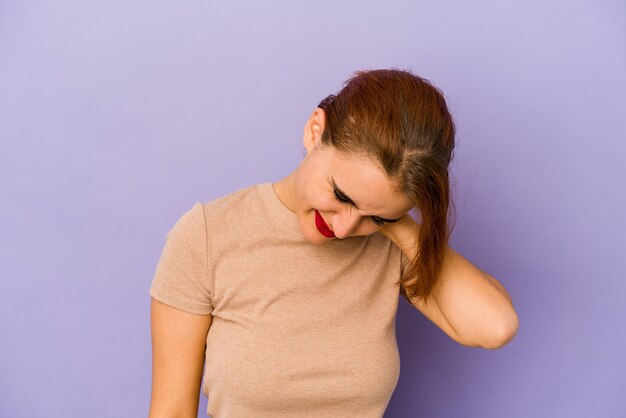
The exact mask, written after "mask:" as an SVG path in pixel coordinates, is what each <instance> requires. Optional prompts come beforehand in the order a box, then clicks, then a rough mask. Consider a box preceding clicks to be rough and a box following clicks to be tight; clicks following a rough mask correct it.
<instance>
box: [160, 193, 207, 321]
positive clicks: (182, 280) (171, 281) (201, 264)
mask: <svg viewBox="0 0 626 418" xmlns="http://www.w3.org/2000/svg"><path fill="white" fill-rule="evenodd" d="M150 296H152V297H153V298H154V299H156V300H158V301H160V302H163V303H165V304H166V305H170V306H173V307H175V308H178V309H180V310H183V311H186V312H189V313H194V314H201V315H205V314H210V313H211V312H213V304H212V301H211V292H210V287H209V275H208V250H207V230H206V221H205V217H204V206H203V205H202V204H201V203H196V204H194V206H193V207H192V208H191V209H190V210H188V211H187V212H185V213H184V214H183V215H182V216H181V217H180V218H179V219H178V221H176V224H175V225H174V227H173V228H172V229H170V230H169V232H168V233H167V234H166V237H165V246H164V247H163V252H162V253H161V257H160V259H159V263H158V265H157V268H156V272H155V274H154V277H153V279H152V284H151V286H150Z"/></svg>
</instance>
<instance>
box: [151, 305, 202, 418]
mask: <svg viewBox="0 0 626 418" xmlns="http://www.w3.org/2000/svg"><path fill="white" fill-rule="evenodd" d="M211 319H212V316H211V315H196V314H191V313H187V312H184V311H181V310H179V309H176V308H173V307H171V306H168V305H166V304H164V303H161V302H159V301H157V300H156V299H154V298H152V302H151V332H152V398H151V400H150V413H149V418H196V417H197V415H198V400H199V397H200V383H201V382H202V371H203V368H204V350H205V343H206V336H207V333H208V331H209V327H210V326H211Z"/></svg>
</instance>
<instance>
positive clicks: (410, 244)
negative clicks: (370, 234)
mask: <svg viewBox="0 0 626 418" xmlns="http://www.w3.org/2000/svg"><path fill="white" fill-rule="evenodd" d="M379 232H380V233H381V234H383V235H384V236H385V237H387V238H388V239H389V240H391V241H392V242H393V243H394V244H396V245H397V246H398V247H399V248H400V249H401V250H402V252H404V254H405V255H406V256H407V258H409V260H411V261H412V260H413V259H414V258H415V240H416V237H417V234H418V233H419V225H418V224H417V223H416V222H415V221H414V220H413V218H411V217H410V216H409V215H408V214H407V215H405V216H404V217H403V218H402V219H401V220H400V221H399V222H397V223H394V224H387V225H385V227H384V228H382V229H381V230H380V231H379ZM413 305H414V306H415V307H416V308H417V309H418V310H419V311H420V312H422V313H423V314H424V315H425V316H426V317H427V318H428V319H430V320H431V321H432V322H434V323H435V324H436V325H437V326H439V327H440V328H441V329H442V330H443V331H444V332H445V333H446V334H448V335H449V336H450V337H451V338H452V339H454V340H455V341H457V342H458V343H460V344H463V345H467V346H471V347H483V348H487V349H494V348H500V347H502V346H503V345H505V344H506V343H508V342H509V341H510V340H511V339H512V338H513V337H514V336H515V334H516V333H517V328H518V317H517V313H516V312H515V309H514V308H513V303H512V300H511V296H510V295H509V294H508V293H507V291H506V290H505V289H504V287H503V286H502V285H501V284H500V283H499V282H498V281H497V280H496V279H495V278H494V277H493V276H491V275H489V274H488V273H487V272H484V271H482V270H480V269H479V268H478V267H476V266H474V265H473V264H471V263H470V262H469V261H468V260H466V259H465V258H464V257H463V256H462V255H461V254H459V253H457V252H456V251H454V250H453V249H452V248H450V247H449V246H447V247H446V254H445V257H444V262H443V267H442V271H441V277H440V278H439V280H438V282H437V284H436V286H435V287H434V289H433V292H432V294H431V295H430V296H429V297H428V300H427V303H424V302H423V301H421V300H417V299H415V300H414V301H413Z"/></svg>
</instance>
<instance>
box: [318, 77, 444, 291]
mask: <svg viewBox="0 0 626 418" xmlns="http://www.w3.org/2000/svg"><path fill="white" fill-rule="evenodd" d="M318 106H319V107H320V108H322V109H323V110H324V112H325V114H326V122H325V128H324V132H323V134H322V143H323V144H325V145H332V146H334V147H336V148H337V149H338V150H339V151H342V152H346V153H354V154H357V155H359V156H363V157H367V158H370V159H372V160H373V161H375V162H377V163H378V164H379V165H380V166H381V167H382V169H383V170H384V172H385V174H386V176H387V177H388V178H389V179H390V180H392V182H393V184H394V185H395V186H396V188H397V190H398V191H400V192H402V193H404V194H405V195H406V196H407V197H408V198H409V199H410V201H411V202H412V203H413V205H414V208H415V209H417V211H418V212H419V215H420V217H421V220H420V221H419V225H420V228H419V234H418V237H417V239H416V248H415V250H416V253H415V254H416V256H415V259H414V260H413V262H412V263H411V264H410V265H409V266H408V267H407V266H402V272H403V273H402V276H401V278H400V281H399V282H398V284H400V292H401V294H402V295H403V296H404V297H406V298H407V299H408V300H409V302H411V299H412V298H414V297H419V298H422V300H423V301H424V302H426V300H427V298H428V296H429V295H430V294H431V292H432V290H433V287H434V286H435V284H436V283H437V280H438V278H439V275H440V272H441V268H442V264H443V258H444V254H445V248H446V245H447V243H448V239H449V236H450V233H451V229H450V228H449V225H450V224H449V222H448V208H449V206H450V204H451V193H450V180H449V173H448V166H449V164H450V161H451V160H452V158H453V151H454V146H455V127H454V122H453V120H452V116H451V115H450V112H449V111H448V107H447V105H446V101H445V99H444V97H443V94H442V93H441V91H439V89H437V88H436V87H435V86H433V85H432V84H431V83H430V82H429V81H428V80H426V79H424V78H421V77H418V76H416V75H415V74H413V73H411V72H409V71H403V70H397V69H387V70H370V71H359V72H356V73H355V74H354V76H353V77H352V78H350V79H349V80H348V81H346V83H345V85H344V87H343V89H341V91H340V92H339V93H338V94H337V95H330V96H328V97H326V98H325V99H324V100H322V102H320V104H319V105H318Z"/></svg>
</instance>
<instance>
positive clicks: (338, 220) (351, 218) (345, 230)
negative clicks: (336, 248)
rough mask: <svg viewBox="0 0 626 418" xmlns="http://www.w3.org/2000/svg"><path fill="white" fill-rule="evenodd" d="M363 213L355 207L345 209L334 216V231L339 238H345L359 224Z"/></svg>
mask: <svg viewBox="0 0 626 418" xmlns="http://www.w3.org/2000/svg"><path fill="white" fill-rule="evenodd" d="M360 220H361V215H359V213H358V212H357V211H355V210H354V209H349V210H344V211H341V212H338V213H336V214H335V215H334V216H333V232H334V233H335V236H336V237H337V238H345V237H347V236H348V235H350V234H351V233H352V232H353V231H354V230H355V229H356V227H357V226H358V224H359V221H360Z"/></svg>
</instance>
